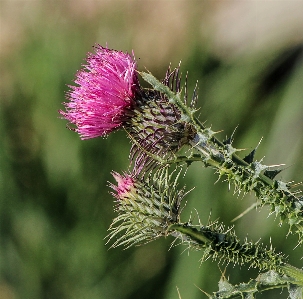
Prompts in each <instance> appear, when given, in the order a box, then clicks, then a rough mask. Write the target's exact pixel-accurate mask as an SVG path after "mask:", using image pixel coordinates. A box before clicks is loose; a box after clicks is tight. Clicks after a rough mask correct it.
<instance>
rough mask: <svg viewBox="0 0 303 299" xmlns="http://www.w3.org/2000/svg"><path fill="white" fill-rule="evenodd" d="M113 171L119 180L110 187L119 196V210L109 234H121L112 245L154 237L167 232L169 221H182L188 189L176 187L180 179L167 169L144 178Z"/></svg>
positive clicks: (139, 241)
mask: <svg viewBox="0 0 303 299" xmlns="http://www.w3.org/2000/svg"><path fill="white" fill-rule="evenodd" d="M112 174H113V176H114V178H115V179H116V181H117V183H118V184H117V185H114V184H110V187H111V188H112V189H113V190H114V192H113V193H112V194H113V196H114V197H115V198H117V206H116V211H117V212H118V213H119V215H118V216H117V217H116V218H115V219H114V220H113V223H112V225H111V227H110V233H109V236H108V238H109V241H110V240H111V239H112V238H113V237H115V236H117V235H119V236H118V237H117V240H116V241H115V242H114V244H113V245H112V247H116V246H120V245H125V246H127V247H129V246H132V245H135V244H142V243H145V242H149V241H152V240H155V239H157V238H159V237H160V236H164V235H166V233H167V228H168V227H169V225H171V224H173V223H178V222H179V221H180V219H179V218H180V213H181V209H180V204H181V201H182V199H183V198H184V196H185V195H186V193H185V192H184V188H183V189H181V190H177V189H176V186H177V179H175V180H174V181H172V180H171V175H169V174H168V172H167V169H161V170H158V171H156V172H155V173H154V175H150V176H148V177H147V178H145V179H139V178H137V177H135V176H133V175H129V174H124V175H120V174H118V173H116V172H113V173H112ZM179 174H180V172H179ZM179 174H178V175H177V177H178V176H179ZM120 234H122V235H120Z"/></svg>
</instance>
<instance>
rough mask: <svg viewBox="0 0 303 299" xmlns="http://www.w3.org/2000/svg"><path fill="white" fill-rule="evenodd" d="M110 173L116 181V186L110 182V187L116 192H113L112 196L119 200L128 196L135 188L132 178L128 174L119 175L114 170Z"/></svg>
mask: <svg viewBox="0 0 303 299" xmlns="http://www.w3.org/2000/svg"><path fill="white" fill-rule="evenodd" d="M112 175H113V177H114V179H115V180H116V182H117V183H118V185H117V186H116V185H114V184H111V188H112V189H113V190H114V191H115V192H116V193H115V194H114V193H113V196H114V197H116V198H117V199H119V200H123V199H126V198H128V197H129V196H130V194H131V193H132V192H134V190H135V180H134V178H133V177H132V176H131V175H129V174H125V175H121V174H119V173H117V172H114V171H113V172H112Z"/></svg>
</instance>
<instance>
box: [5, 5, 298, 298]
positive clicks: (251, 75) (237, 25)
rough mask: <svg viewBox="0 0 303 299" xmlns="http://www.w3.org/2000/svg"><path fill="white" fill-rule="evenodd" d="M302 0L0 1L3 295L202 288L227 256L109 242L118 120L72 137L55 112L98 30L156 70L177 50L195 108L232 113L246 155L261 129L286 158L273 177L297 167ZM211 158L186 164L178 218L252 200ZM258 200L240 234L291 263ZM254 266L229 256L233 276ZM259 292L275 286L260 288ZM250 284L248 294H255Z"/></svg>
mask: <svg viewBox="0 0 303 299" xmlns="http://www.w3.org/2000/svg"><path fill="white" fill-rule="evenodd" d="M302 29H303V2H302V1H232V0H230V1H223V0H222V1H192V0H182V1H181V0H180V1H178V0H175V1H173V0H171V1H168V0H167V1H165V0H163V1H157V0H154V1H126V0H125V1H122V0H121V1H105V0H104V1H94V0H89V1H88V0H73V1H71V0H70V1H46V0H45V1H42V0H40V1H39V0H33V1H31V0H27V1H26V0H24V1H21V0H20V1H14V0H2V1H1V2H0V69H1V78H0V115H1V121H0V135H1V143H0V233H1V235H0V242H1V243H0V298H1V299H19V298H20V299H27V298H30V299H38V298H39V299H40V298H41V299H42V298H45V299H46V298H47V299H59V298H60V299H84V298H89V299H97V298H98V299H102V298H106V299H128V298H132V299H136V298H160V299H161V298H163V299H164V298H165V299H173V298H179V297H178V292H177V288H178V289H179V292H180V295H181V298H182V299H196V298H206V296H205V295H204V294H203V293H202V292H201V291H200V290H199V288H200V289H203V290H204V291H206V292H208V293H211V292H212V291H216V290H217V283H218V281H219V279H220V277H221V271H224V269H225V265H221V266H219V267H218V265H217V264H216V263H214V262H212V261H210V260H209V261H207V262H205V263H203V264H200V262H199V259H200V258H201V256H202V254H201V252H188V251H187V250H186V248H185V247H182V246H177V247H174V248H172V249H170V250H169V247H170V244H171V242H172V241H173V240H172V239H170V238H167V240H165V239H163V240H158V241H155V242H153V243H150V244H148V245H145V246H141V247H136V248H131V249H128V250H123V248H115V249H110V250H109V245H105V240H104V237H105V236H106V235H107V228H108V227H109V225H110V223H111V220H112V219H113V217H114V216H115V213H114V212H113V198H112V196H111V195H110V194H109V188H108V181H111V182H112V181H113V179H112V177H111V175H110V171H112V170H115V171H118V172H122V171H124V170H126V169H127V167H128V152H129V148H130V143H129V141H128V140H127V138H126V136H125V133H124V132H118V133H115V134H112V135H111V136H109V137H108V138H107V139H102V138H99V139H95V140H87V141H81V140H80V138H79V137H78V136H77V134H75V133H73V132H71V131H69V130H67V129H66V128H65V126H66V121H64V120H61V119H60V118H59V117H58V112H57V111H58V110H59V109H62V108H63V106H62V105H61V103H62V102H63V101H64V100H65V92H66V91H67V90H68V87H67V85H68V84H72V81H73V79H74V75H75V73H76V71H77V70H78V69H79V68H80V67H81V64H82V63H83V62H84V58H85V56H86V53H87V52H88V51H92V46H93V45H94V44H95V43H99V44H101V45H106V43H107V45H108V46H109V47H110V48H114V49H118V50H123V51H129V52H130V51H132V49H133V50H134V52H135V55H136V58H137V60H138V68H139V69H140V70H144V69H145V68H146V69H148V70H149V71H151V72H152V73H153V74H154V75H155V76H157V77H158V78H159V79H161V78H163V77H164V74H165V71H166V68H167V66H168V64H169V63H170V62H171V63H172V66H176V65H178V63H179V61H180V60H182V66H181V69H182V71H183V74H185V73H186V71H188V72H189V80H188V82H189V86H190V89H192V88H193V86H194V84H195V83H196V80H199V83H198V86H199V107H201V109H200V110H199V114H200V119H201V120H202V121H207V122H206V124H207V125H212V129H213V130H217V131H219V130H224V132H222V133H220V137H221V139H224V138H225V137H226V136H229V135H230V134H231V133H232V132H233V131H234V129H235V128H236V126H238V128H237V130H236V133H235V143H234V145H235V146H236V147H238V148H246V149H247V151H246V152H245V153H243V155H245V154H246V153H248V152H249V151H250V150H252V149H253V148H254V147H255V146H256V145H257V144H258V142H259V140H260V139H261V137H264V138H263V141H262V143H261V144H260V146H259V148H258V151H257V159H261V158H263V157H264V156H265V158H264V162H265V163H266V164H279V163H286V165H287V166H289V167H287V168H286V170H285V171H283V172H282V173H281V175H280V176H279V178H282V179H283V180H286V181H287V180H295V181H301V180H302V178H303V167H302V166H303V159H302V148H303V138H302V128H303V98H302V95H303V65H302V64H303V62H302V53H303V44H302V41H303V34H302V32H303V30H302ZM216 179H217V176H216V175H214V170H212V169H204V168H203V167H202V166H201V165H198V164H196V165H193V166H192V167H191V168H190V169H189V171H188V173H187V175H186V177H185V178H184V184H186V185H187V187H188V189H190V188H192V187H194V186H196V188H195V189H194V190H193V191H192V192H191V194H190V195H189V196H188V204H187V207H186V210H185V211H184V215H183V221H187V220H188V217H189V215H190V212H191V211H193V210H194V208H196V209H197V210H198V212H199V215H200V218H201V221H202V222H203V223H206V222H207V220H208V217H209V214H210V213H211V219H212V220H215V219H217V218H219V219H220V220H221V221H223V222H224V223H226V224H227V225H232V223H231V220H232V219H233V218H234V217H236V216H237V215H238V214H240V213H241V212H242V211H244V210H245V209H246V208H248V207H249V206H250V205H251V204H253V203H254V202H255V199H254V197H253V196H252V195H251V196H245V197H244V198H242V196H240V197H239V198H237V196H233V189H232V190H231V191H229V192H228V186H227V183H225V182H219V183H217V184H216V185H214V182H215V181H216ZM268 214H269V211H268V209H266V208H263V209H261V210H257V211H256V210H253V211H252V212H250V213H249V214H248V215H246V216H245V217H243V218H241V219H240V220H238V221H237V222H235V223H234V224H235V229H236V232H237V234H238V235H239V236H240V237H241V238H245V237H246V236H247V237H248V238H249V239H252V240H254V241H257V240H258V239H260V238H261V239H262V242H264V243H265V244H267V245H269V244H270V238H271V240H272V244H273V246H274V247H276V248H277V251H282V252H284V253H285V254H286V255H289V260H290V262H291V263H293V264H294V265H295V266H297V267H301V266H302V260H301V257H302V247H298V248H296V249H294V247H295V246H296V244H297V237H296V236H293V235H289V236H288V237H287V238H286V237H285V235H286V234H287V232H288V227H287V226H286V225H282V227H279V220H278V219H275V216H274V215H272V216H271V217H268ZM257 274H258V272H257V271H256V270H254V269H247V268H246V267H242V268H240V267H238V266H236V267H233V266H232V265H230V266H228V267H227V269H226V273H225V275H226V276H227V277H229V278H230V281H231V282H232V283H239V282H244V281H247V280H248V279H249V278H255V277H256V276H257ZM262 296H263V297H264V298H276V297H277V296H279V298H280V297H281V298H286V297H287V292H285V291H284V292H283V293H280V291H278V292H274V291H272V292H268V293H266V294H264V295H262ZM262 296H261V295H260V296H259V297H258V298H262Z"/></svg>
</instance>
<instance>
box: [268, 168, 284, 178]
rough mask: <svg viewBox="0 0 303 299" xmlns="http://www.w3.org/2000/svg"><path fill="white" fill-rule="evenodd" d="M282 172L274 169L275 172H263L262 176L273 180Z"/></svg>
mask: <svg viewBox="0 0 303 299" xmlns="http://www.w3.org/2000/svg"><path fill="white" fill-rule="evenodd" d="M281 171H282V169H276V170H265V171H264V175H265V176H267V177H268V178H270V179H271V180H273V179H274V178H275V177H276V175H277V174H279V173H280V172H281Z"/></svg>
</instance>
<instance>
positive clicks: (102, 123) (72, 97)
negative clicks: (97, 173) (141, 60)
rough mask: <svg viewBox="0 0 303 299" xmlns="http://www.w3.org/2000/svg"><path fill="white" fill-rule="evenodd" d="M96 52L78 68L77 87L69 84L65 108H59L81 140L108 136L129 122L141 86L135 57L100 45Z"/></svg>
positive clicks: (90, 54)
mask: <svg viewBox="0 0 303 299" xmlns="http://www.w3.org/2000/svg"><path fill="white" fill-rule="evenodd" d="M95 52H96V53H95V54H93V53H89V54H88V56H87V60H86V62H87V63H86V64H85V65H84V67H83V69H81V70H80V71H78V73H77V75H76V79H75V83H76V84H78V86H70V88H71V90H70V91H69V92H68V93H67V99H68V100H69V101H68V102H66V103H64V105H65V109H66V111H62V110H60V111H59V113H60V114H61V115H62V116H63V117H64V118H65V119H67V120H68V121H69V122H70V123H71V124H72V125H74V126H75V128H74V130H75V131H76V132H78V133H79V134H80V136H81V138H82V139H89V138H94V137H99V136H105V135H107V134H109V133H110V132H112V131H114V130H115V129H118V128H119V127H121V126H122V125H123V124H124V123H125V122H127V120H128V118H129V116H128V115H129V113H126V112H127V111H129V110H131V109H132V107H133V104H134V98H135V93H136V90H137V89H138V88H139V83H138V78H137V74H136V62H135V60H134V58H133V57H131V56H130V55H129V54H128V53H124V52H121V51H115V50H110V49H107V48H104V47H102V46H100V45H97V46H96V47H95Z"/></svg>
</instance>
